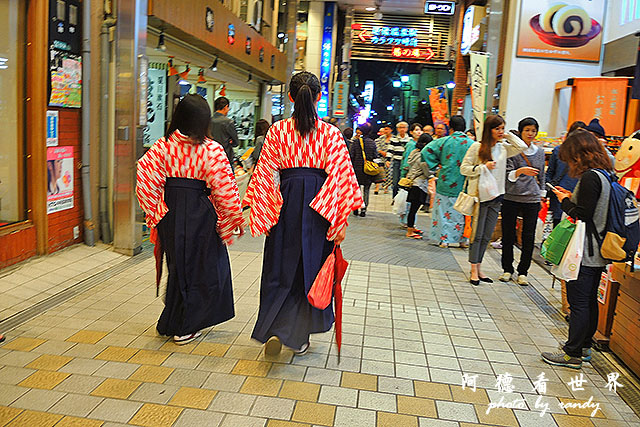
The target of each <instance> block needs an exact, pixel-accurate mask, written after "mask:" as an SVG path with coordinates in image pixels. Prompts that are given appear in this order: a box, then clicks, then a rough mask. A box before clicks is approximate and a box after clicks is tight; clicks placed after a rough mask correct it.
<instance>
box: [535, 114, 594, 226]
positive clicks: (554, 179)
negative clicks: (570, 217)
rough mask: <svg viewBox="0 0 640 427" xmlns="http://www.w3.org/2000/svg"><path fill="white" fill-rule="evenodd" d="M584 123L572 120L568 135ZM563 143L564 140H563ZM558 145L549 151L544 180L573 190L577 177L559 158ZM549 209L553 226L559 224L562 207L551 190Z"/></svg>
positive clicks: (583, 125)
mask: <svg viewBox="0 0 640 427" xmlns="http://www.w3.org/2000/svg"><path fill="white" fill-rule="evenodd" d="M585 126H586V124H585V123H584V122H581V121H577V122H573V123H572V124H571V126H570V127H569V132H568V133H567V136H569V135H570V134H571V133H572V132H573V131H574V130H576V129H580V128H582V129H584V128H585ZM563 143H564V142H563ZM559 153H560V145H558V146H557V147H555V148H554V149H553V151H552V152H551V157H550V158H549V165H548V166H547V172H546V174H545V179H546V182H548V183H550V184H551V185H553V186H554V187H562V188H564V189H565V190H568V191H573V189H574V188H575V187H576V184H577V183H578V179H577V178H573V177H571V176H569V174H568V169H569V168H568V166H567V164H566V163H565V162H563V161H562V160H560V154H559ZM549 209H551V214H552V217H553V226H554V227H555V226H556V225H558V224H560V221H561V220H562V207H561V206H560V202H559V201H558V198H557V197H556V195H555V194H554V193H553V192H552V191H551V192H549Z"/></svg>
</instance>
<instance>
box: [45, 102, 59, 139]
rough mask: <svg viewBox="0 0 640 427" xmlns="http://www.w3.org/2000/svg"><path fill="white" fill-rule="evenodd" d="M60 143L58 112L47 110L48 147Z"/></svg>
mask: <svg viewBox="0 0 640 427" xmlns="http://www.w3.org/2000/svg"><path fill="white" fill-rule="evenodd" d="M57 145H58V112H57V111H51V110H49V111H47V147H55V146H57Z"/></svg>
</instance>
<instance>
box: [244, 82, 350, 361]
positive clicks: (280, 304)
mask: <svg viewBox="0 0 640 427" xmlns="http://www.w3.org/2000/svg"><path fill="white" fill-rule="evenodd" d="M289 87H290V89H289V98H290V99H291V101H293V102H294V104H295V105H294V112H293V117H292V118H290V119H287V120H281V121H279V122H277V123H275V124H274V125H273V126H271V128H270V129H269V132H268V133H267V136H266V138H265V141H264V145H263V147H262V152H261V154H260V160H259V161H258V165H257V167H256V170H255V172H254V174H253V177H252V179H251V183H250V184H249V188H248V189H247V194H246V195H245V198H244V202H243V203H244V204H245V205H248V206H250V207H251V213H250V224H251V233H252V234H253V235H254V236H257V235H260V234H263V233H264V234H266V235H267V239H266V241H265V249H264V259H263V263H262V278H261V283H260V310H259V312H258V320H257V322H256V325H255V328H254V330H253V334H252V337H253V338H254V339H256V340H258V341H260V342H262V343H265V342H266V343H267V344H266V346H265V353H266V354H269V355H274V354H277V353H279V352H280V349H281V346H282V344H284V345H286V346H287V347H290V348H291V349H293V350H294V351H295V352H296V353H297V354H303V353H305V352H306V351H307V349H308V348H309V335H310V334H313V333H319V332H326V331H328V330H329V329H331V326H332V325H333V322H334V316H333V306H332V305H329V307H327V308H326V309H325V310H320V309H317V308H314V307H312V306H311V304H309V302H308V300H307V293H308V292H309V289H310V288H311V285H312V284H313V281H314V279H315V277H316V275H317V274H318V272H319V271H320V268H321V267H322V264H323V263H324V261H325V259H326V258H327V256H328V255H329V254H330V253H331V251H332V250H333V247H334V244H338V245H339V244H340V243H341V242H342V241H343V240H344V237H345V231H346V227H347V219H348V217H349V213H351V212H352V211H354V210H356V209H359V208H361V207H362V205H363V202H362V196H361V195H360V189H359V187H358V182H357V181H356V177H355V174H354V172H353V167H352V165H351V160H350V159H349V152H348V151H347V147H346V146H345V144H344V140H343V138H342V135H341V134H340V130H339V129H338V128H337V127H335V126H332V125H330V124H327V123H324V122H323V121H321V120H318V116H317V113H316V103H317V102H318V101H319V100H320V82H319V81H318V78H317V77H316V76H315V75H313V74H311V73H308V72H301V73H298V74H296V75H295V76H293V77H292V79H291V83H290V86H289ZM267 341H268V342H267Z"/></svg>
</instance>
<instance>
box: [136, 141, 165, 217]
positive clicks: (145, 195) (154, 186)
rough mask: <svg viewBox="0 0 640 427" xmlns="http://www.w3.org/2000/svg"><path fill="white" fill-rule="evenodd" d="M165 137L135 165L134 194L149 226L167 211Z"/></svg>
mask: <svg viewBox="0 0 640 427" xmlns="http://www.w3.org/2000/svg"><path fill="white" fill-rule="evenodd" d="M165 145H166V144H165V139H164V138H161V139H159V140H158V141H157V142H156V143H155V144H153V146H152V147H151V148H150V149H149V151H147V152H146V153H145V155H144V156H142V158H141V159H140V160H138V165H137V171H136V172H137V173H136V178H137V185H136V196H137V197H138V202H139V203H140V207H141V208H142V210H143V211H144V212H145V213H146V221H147V225H148V226H149V227H155V226H157V225H158V223H159V222H160V220H161V219H162V218H163V217H164V216H165V215H166V213H167V212H168V211H169V208H168V207H167V205H166V203H165V202H164V185H165V182H166V180H167V175H166V166H165V161H164V159H165V152H166V147H165Z"/></svg>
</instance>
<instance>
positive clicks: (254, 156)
mask: <svg viewBox="0 0 640 427" xmlns="http://www.w3.org/2000/svg"><path fill="white" fill-rule="evenodd" d="M269 126H271V125H270V124H269V122H268V121H266V120H265V119H260V120H258V121H257V123H256V136H255V139H254V140H253V151H252V152H251V160H253V166H252V168H253V169H255V167H256V165H257V164H258V159H259V158H260V152H261V151H262V145H263V144H264V137H265V135H267V131H268V130H269Z"/></svg>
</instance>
